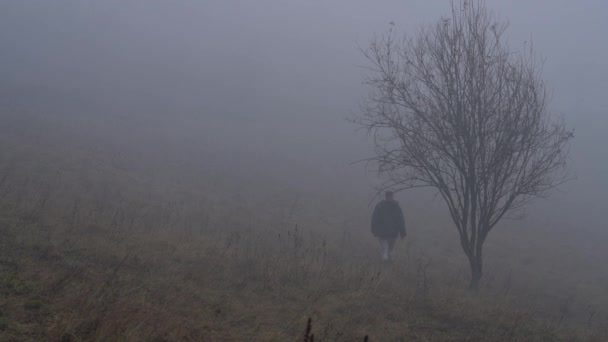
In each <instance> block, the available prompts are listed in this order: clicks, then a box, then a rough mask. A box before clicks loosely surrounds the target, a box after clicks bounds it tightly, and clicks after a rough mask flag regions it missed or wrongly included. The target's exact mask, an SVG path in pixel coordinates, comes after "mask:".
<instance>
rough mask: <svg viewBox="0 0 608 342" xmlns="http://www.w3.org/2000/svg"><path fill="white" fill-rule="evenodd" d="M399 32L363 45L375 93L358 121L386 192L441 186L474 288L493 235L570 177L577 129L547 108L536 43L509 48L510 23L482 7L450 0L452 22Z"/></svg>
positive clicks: (369, 79)
mask: <svg viewBox="0 0 608 342" xmlns="http://www.w3.org/2000/svg"><path fill="white" fill-rule="evenodd" d="M393 26H394V24H392V23H391V28H390V30H389V31H388V33H387V34H384V35H383V36H381V37H377V38H375V39H373V40H372V42H371V44H370V46H369V48H367V49H362V52H363V54H364V55H365V57H366V58H367V59H368V60H369V62H370V64H371V65H370V67H369V75H368V76H367V78H366V80H365V83H366V84H367V85H369V87H370V95H369V99H368V100H367V101H366V102H365V104H364V105H363V106H362V107H363V111H362V113H363V114H362V115H361V116H359V117H358V118H356V119H355V121H356V122H357V123H358V124H360V125H362V126H363V127H365V128H367V129H368V131H369V132H370V135H371V136H372V137H373V140H374V144H375V157H373V158H370V161H371V162H373V164H374V165H377V166H378V172H379V173H380V174H381V175H383V176H384V179H385V180H386V182H385V183H384V187H386V188H392V189H394V190H404V189H408V188H412V187H423V186H429V187H433V188H436V189H437V190H438V193H439V194H440V195H441V197H442V198H443V199H444V201H445V203H446V204H447V207H448V209H449V212H450V215H451V218H452V220H453V221H454V223H455V226H456V228H457V229H458V232H459V233H460V243H461V246H462V249H463V251H464V253H465V254H466V256H467V257H468V259H469V262H470V267H471V284H470V286H471V288H472V289H477V288H478V287H479V282H480V279H481V275H482V260H483V259H482V247H483V243H484V241H485V240H486V237H487V236H488V233H489V232H490V231H491V230H492V228H493V227H494V226H496V224H497V223H498V222H499V221H500V220H501V219H502V218H503V217H505V215H506V214H507V213H513V212H515V211H516V210H517V209H520V208H522V206H524V205H525V204H526V203H528V202H529V201H530V200H531V199H534V198H536V197H542V196H544V195H545V194H546V193H547V191H548V190H550V189H552V188H554V187H555V186H557V185H559V184H561V183H562V182H563V181H565V180H566V172H565V162H566V157H567V153H568V142H569V140H570V139H571V138H572V137H573V133H572V131H570V130H568V129H566V127H565V125H564V123H563V120H556V119H555V118H554V117H552V116H551V115H550V113H549V112H548V110H547V104H548V97H547V91H546V86H545V83H544V81H543V79H542V63H541V62H540V61H539V59H538V58H537V57H536V55H535V54H534V51H533V49H532V45H531V44H527V43H525V44H524V49H523V51H521V52H515V51H512V50H511V49H510V47H509V45H508V43H507V42H506V39H504V38H503V34H504V32H505V30H506V28H507V26H508V23H506V22H501V21H499V20H498V19H497V18H496V17H495V16H494V15H493V14H492V13H491V12H489V11H488V10H487V9H486V8H485V4H484V2H483V1H470V2H468V3H467V2H466V1H465V2H464V3H457V4H455V3H454V2H452V13H451V17H450V18H441V20H439V21H438V22H437V23H436V24H434V25H432V26H429V27H425V28H422V29H421V30H420V31H418V32H417V34H416V35H414V36H411V37H408V36H404V37H403V39H397V38H396V34H395V32H394V29H393Z"/></svg>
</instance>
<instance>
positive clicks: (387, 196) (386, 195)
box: [384, 191, 393, 201]
mask: <svg viewBox="0 0 608 342" xmlns="http://www.w3.org/2000/svg"><path fill="white" fill-rule="evenodd" d="M384 198H385V199H386V200H388V201H390V200H392V199H393V192H392V191H387V192H385V193H384Z"/></svg>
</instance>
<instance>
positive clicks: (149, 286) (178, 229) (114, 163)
mask: <svg viewBox="0 0 608 342" xmlns="http://www.w3.org/2000/svg"><path fill="white" fill-rule="evenodd" d="M61 118H64V119H61ZM61 118H60V117H59V116H48V115H43V114H42V112H37V111H35V112H28V111H19V110H15V109H14V108H13V109H10V110H7V109H6V108H5V111H4V112H3V114H2V116H1V120H2V125H0V235H1V237H0V340H3V341H4V340H7V341H11V340H14V341H20V340H56V341H80V340H107V341H121V340H125V341H126V340H129V341H131V340H134V341H139V340H141V341H234V340H236V341H238V340H242V341H294V340H303V338H304V332H305V328H306V323H307V321H308V320H309V319H311V322H312V326H311V333H313V334H314V336H315V340H318V341H356V340H361V341H363V339H364V337H365V336H368V338H369V340H371V341H435V340H437V341H479V340H485V341H560V340H561V341H575V340H580V341H593V340H597V341H602V340H605V336H608V331H607V330H606V327H605V325H604V324H603V322H605V320H606V319H607V318H608V304H607V301H608V299H607V296H606V294H607V293H606V284H608V280H607V279H608V278H607V277H606V274H605V273H601V272H599V271H598V270H600V269H601V265H599V266H598V265H597V264H591V263H588V262H586V258H593V257H595V256H596V254H592V253H586V252H585V251H584V250H580V249H577V247H576V246H575V245H572V241H569V240H568V239H567V236H565V235H560V234H563V232H560V231H555V232H553V235H552V236H553V237H552V240H550V241H548V240H547V239H544V238H542V236H544V235H545V233H546V229H550V227H544V228H543V227H539V229H538V231H531V232H526V231H524V229H523V228H519V230H518V228H517V227H512V229H513V230H511V231H514V232H515V234H512V235H509V234H506V233H497V234H496V238H493V239H490V241H489V242H488V247H487V248H488V253H487V254H488V255H489V256H488V261H487V266H486V269H487V270H488V271H487V272H486V275H485V278H484V286H483V288H482V290H481V292H480V294H479V295H472V294H471V293H469V292H467V291H466V290H465V288H466V283H467V277H468V270H467V268H466V262H465V260H464V258H463V257H462V255H461V251H460V250H459V249H458V245H457V242H456V240H454V236H453V233H454V232H453V231H452V229H451V227H447V226H448V225H449V221H447V220H445V219H443V218H441V216H440V215H438V213H437V212H436V211H435V210H436V209H437V208H431V209H429V208H426V210H425V207H426V206H428V204H427V203H426V202H422V203H420V200H416V199H415V198H406V199H405V201H404V203H403V204H404V206H405V207H406V208H408V209H409V212H410V213H411V215H409V217H408V224H409V225H410V236H409V238H408V240H407V241H406V242H405V243H402V244H400V245H398V246H397V251H396V260H395V261H394V262H393V263H392V264H390V265H385V264H382V263H380V262H379V260H378V256H377V246H376V241H373V240H372V239H371V237H370V236H369V233H368V227H367V220H368V213H367V209H368V208H365V207H363V208H362V207H361V206H360V205H358V204H357V203H358V202H357V201H352V200H351V199H349V198H347V197H340V194H336V193H332V192H329V190H328V192H322V191H321V190H318V189H316V188H314V190H309V191H301V190H297V191H295V190H292V188H290V186H289V185H288V184H285V183H281V182H279V181H273V179H272V177H269V179H263V178H260V179H253V180H252V179H251V177H242V178H239V176H238V172H235V170H234V168H231V170H230V172H222V171H221V168H220V169H218V168H216V167H217V162H216V163H214V165H213V166H209V165H207V164H206V163H205V162H204V160H205V159H204V158H203V161H200V162H199V161H196V160H192V159H189V158H182V156H181V155H180V154H177V153H176V151H178V150H179V149H177V147H174V146H172V145H171V144H167V143H166V141H164V140H162V139H161V138H159V137H160V135H159V133H158V131H157V130H155V129H151V128H150V129H146V128H145V127H143V128H142V127H139V128H138V129H139V131H138V132H139V133H138V134H139V135H135V134H134V133H133V131H132V130H131V129H134V128H133V127H132V128H131V129H129V128H124V127H123V128H121V129H123V130H125V132H122V131H121V129H118V130H112V132H114V135H113V136H111V137H107V136H104V134H103V132H106V131H108V130H109V128H111V127H114V125H115V124H116V123H117V122H118V121H116V120H119V119H116V118H105V119H103V120H102V119H99V118H97V119H94V118H87V117H79V118H76V119H75V118H74V117H68V118H67V119H66V118H65V116H62V117H61ZM62 120H63V121H62ZM49 127H50V128H49ZM142 132H143V133H142ZM123 147H124V148H123ZM179 151H182V152H181V153H185V154H188V152H187V151H186V152H183V150H179ZM218 170H220V171H218ZM237 171H243V170H237ZM328 189H329V187H328ZM344 193H347V192H344ZM408 209H406V213H407V212H408ZM505 228H507V227H505ZM505 230H506V229H505ZM582 265H588V266H589V269H586V268H585V267H582Z"/></svg>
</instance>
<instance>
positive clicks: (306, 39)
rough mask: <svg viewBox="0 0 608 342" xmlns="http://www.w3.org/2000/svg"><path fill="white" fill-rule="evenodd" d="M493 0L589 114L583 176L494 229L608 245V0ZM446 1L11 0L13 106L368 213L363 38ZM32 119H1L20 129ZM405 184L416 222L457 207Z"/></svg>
mask: <svg viewBox="0 0 608 342" xmlns="http://www.w3.org/2000/svg"><path fill="white" fill-rule="evenodd" d="M487 6H488V8H490V9H491V10H493V11H495V12H496V13H499V14H500V16H501V18H508V19H509V22H510V28H509V30H508V32H507V33H508V36H509V40H510V42H511V45H512V47H513V49H515V50H517V49H520V48H521V47H522V46H523V44H524V42H528V44H529V41H530V39H532V41H533V43H534V46H535V49H536V51H537V53H539V54H540V55H541V56H543V57H545V58H546V63H545V68H544V77H545V79H546V80H547V82H548V84H549V87H550V89H551V91H552V99H551V104H550V108H551V110H552V111H553V112H554V113H556V114H557V115H559V116H562V117H564V118H565V120H566V122H567V124H568V126H569V127H571V128H574V129H575V139H574V141H573V143H572V148H571V154H570V159H571V161H570V164H569V169H570V171H571V175H572V176H573V180H572V181H570V182H568V183H566V184H564V185H562V186H561V187H560V188H559V190H557V191H553V192H552V193H551V196H550V197H549V199H548V200H538V201H536V202H535V203H534V204H533V205H532V206H530V207H529V208H528V210H527V217H526V219H525V220H523V221H507V222H504V223H502V226H509V227H498V228H497V229H496V230H495V232H494V233H492V234H490V239H492V238H493V237H494V236H500V235H501V234H502V235H503V236H505V235H509V234H517V232H521V231H525V230H530V229H537V230H540V231H542V232H545V233H547V234H552V233H554V232H555V233H556V234H557V233H559V234H561V235H560V236H562V237H564V238H565V239H566V241H567V242H566V243H575V244H576V246H578V247H577V248H579V250H580V251H581V253H582V252H584V251H585V250H586V249H587V248H591V249H594V248H603V246H604V241H606V240H605V239H606V238H608V232H607V231H606V229H605V228H607V227H606V226H607V224H606V218H605V217H604V216H605V213H606V212H608V204H607V203H608V201H606V199H605V196H606V194H608V181H607V180H606V175H608V158H607V157H608V154H607V152H606V147H605V146H607V145H608V138H607V136H606V129H607V128H608V116H606V111H607V110H608V104H607V102H606V101H607V100H606V98H607V96H606V95H607V94H608V65H607V64H606V61H607V60H608V47H607V45H606V38H605V34H606V32H608V20H607V19H608V3H606V2H605V1H602V0H596V1H592V0H586V1H577V2H575V1H561V0H560V1H548V0H545V1H534V2H529V1H523V0H520V1H508V2H506V1H497V0H494V1H487ZM448 11H449V2H448V1H447V0H433V1H427V0H425V1H423V0H418V1H350V0H349V1H279V0H275V1H270V0H263V1H219V0H218V1H185V0H184V1H158V0H153V1H124V0H107V1H76V0H57V1H21V0H5V1H2V2H1V3H0V46H1V47H2V50H1V51H2V55H1V57H0V94H1V95H0V102H1V104H2V106H3V107H4V108H3V111H17V112H20V111H22V112H24V113H25V112H38V113H41V115H43V116H44V120H45V121H44V122H46V123H47V125H48V126H45V127H42V128H44V129H48V130H55V129H57V130H61V129H66V127H68V126H70V127H72V128H71V129H72V130H75V131H77V132H79V133H78V134H80V135H81V138H83V139H89V140H91V141H96V142H99V141H103V144H105V146H109V147H110V148H111V149H113V151H116V155H118V156H119V155H120V154H121V153H122V152H124V151H127V152H128V151H130V152H132V153H133V154H138V155H144V156H145V155H150V156H155V155H158V154H162V155H163V156H164V157H163V158H164V159H162V161H161V163H163V164H165V166H166V165H168V164H175V170H181V171H180V172H184V171H183V170H189V168H188V167H189V166H192V165H196V167H197V168H191V169H190V170H197V172H198V170H203V169H204V170H206V171H205V172H207V173H204V172H202V171H201V173H200V177H224V176H228V177H229V178H228V179H230V182H232V183H234V184H236V185H235V186H234V189H235V191H239V190H238V189H239V185H241V184H250V183H256V184H258V183H259V185H260V186H261V187H260V188H259V189H264V187H266V186H276V185H279V186H281V187H284V189H286V191H289V192H292V193H294V194H299V195H301V196H302V197H303V198H304V200H309V201H314V200H315V199H316V198H319V197H323V196H326V197H327V198H328V200H330V201H335V202H341V201H343V202H347V203H349V205H351V207H350V208H353V209H354V210H359V212H357V213H356V214H355V213H354V212H353V216H356V217H357V218H361V220H367V217H368V216H369V215H368V214H369V213H368V212H367V211H370V210H371V208H370V201H371V200H373V195H374V185H375V184H376V181H375V176H374V175H373V173H371V172H366V170H365V165H364V164H353V162H355V161H358V160H361V159H363V158H366V157H368V156H370V153H371V152H372V149H371V141H369V140H368V139H367V137H366V135H365V132H361V131H357V127H356V126H355V125H353V124H351V123H349V122H348V121H347V120H346V119H347V118H349V117H352V116H353V115H356V114H357V113H358V111H359V109H358V105H359V103H361V101H362V100H363V99H364V98H365V96H366V94H367V89H366V87H365V86H364V85H362V82H361V81H362V76H363V74H364V73H365V71H364V69H363V68H361V66H364V65H365V64H366V63H365V60H364V59H363V58H362V56H361V54H360V52H359V51H358V48H359V47H362V48H365V47H366V45H367V43H368V41H369V39H370V38H371V37H372V36H373V35H374V34H381V33H383V32H385V31H386V30H387V29H388V27H389V22H394V23H395V29H396V30H397V31H398V32H399V33H405V32H407V33H414V32H415V30H416V29H418V28H419V27H420V26H421V25H424V24H431V23H433V22H435V21H436V20H438V19H439V18H440V17H441V16H442V15H448ZM59 118H67V119H63V121H62V120H60V119H59ZM24 120H25V119H24ZM22 124H23V125H25V126H27V125H28V122H26V121H24V122H22ZM18 128H19V127H17V126H15V127H9V126H5V128H4V130H3V132H4V134H15V135H18V134H21V133H20V132H21V131H20V130H19V129H18ZM67 129H69V127H68V128H67ZM30 138H31V139H36V137H35V136H33V137H30ZM127 156H128V154H127ZM125 158H128V157H125ZM145 172H151V173H153V172H154V169H153V168H149V169H148V170H145ZM175 176H176V178H179V177H181V175H180V173H179V172H177V173H176V174H175ZM194 176H195V177H196V175H194ZM398 199H399V200H400V201H401V202H402V204H404V211H405V213H406V217H409V218H408V219H406V220H407V221H408V224H409V225H410V231H412V232H413V233H414V234H415V235H419V236H420V235H424V229H425V227H424V222H425V218H428V217H431V216H433V215H435V214H437V213H440V214H441V215H444V217H445V218H447V215H446V213H445V210H442V208H443V207H442V204H441V203H440V200H439V199H436V200H434V201H433V196H432V194H430V193H428V192H421V191H416V192H410V193H401V194H399V195H398ZM429 203H433V205H431V206H430V207H429ZM444 223H445V225H449V224H450V223H449V220H447V219H444ZM358 224H359V225H361V226H366V225H367V224H368V222H362V221H361V222H359V223H358ZM505 228H508V229H505ZM442 229H444V230H445V231H446V232H449V233H450V234H452V233H454V229H453V228H452V227H447V228H444V227H442ZM454 244H456V243H455V242H454ZM594 251H595V252H598V250H597V249H594ZM488 253H492V250H491V249H489V250H488ZM597 261H600V260H597Z"/></svg>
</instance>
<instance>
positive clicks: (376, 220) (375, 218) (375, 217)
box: [372, 204, 380, 236]
mask: <svg viewBox="0 0 608 342" xmlns="http://www.w3.org/2000/svg"><path fill="white" fill-rule="evenodd" d="M378 206H379V204H376V206H375V207H374V213H373V214H372V234H374V236H375V235H376V230H377V229H378V225H379V224H380V213H379V211H380V210H378Z"/></svg>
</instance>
